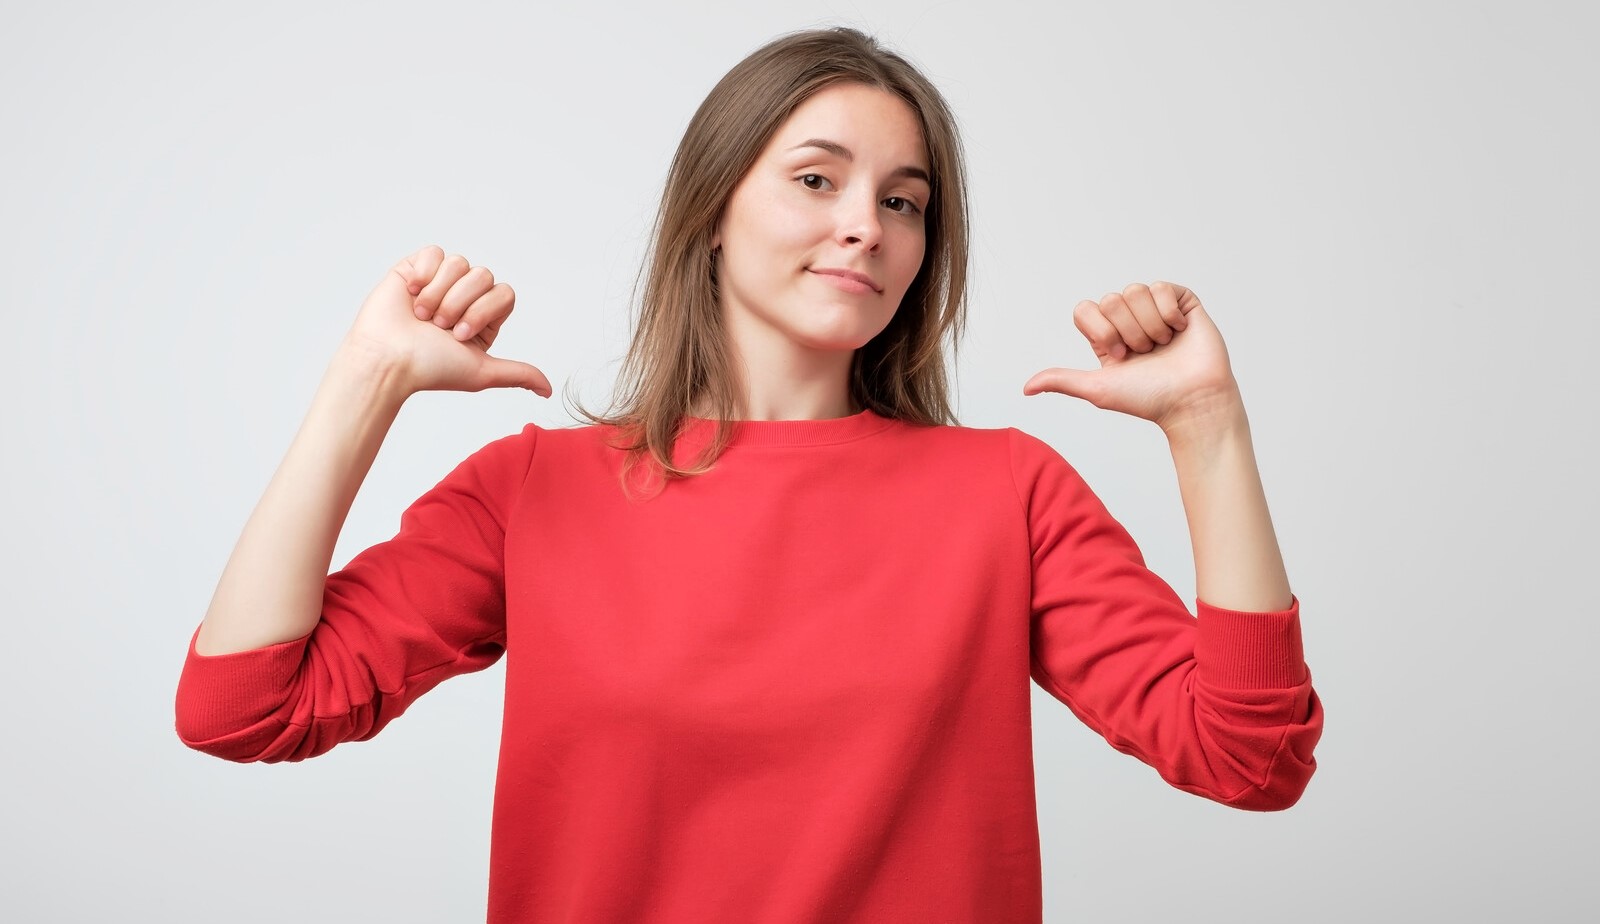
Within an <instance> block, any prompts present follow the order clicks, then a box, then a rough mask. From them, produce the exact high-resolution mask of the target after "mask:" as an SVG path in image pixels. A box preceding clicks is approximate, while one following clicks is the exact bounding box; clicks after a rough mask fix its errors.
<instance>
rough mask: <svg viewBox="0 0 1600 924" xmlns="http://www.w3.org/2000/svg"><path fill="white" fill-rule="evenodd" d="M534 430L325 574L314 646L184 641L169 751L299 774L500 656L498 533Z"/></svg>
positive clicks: (477, 457) (428, 496) (481, 453)
mask: <svg viewBox="0 0 1600 924" xmlns="http://www.w3.org/2000/svg"><path fill="white" fill-rule="evenodd" d="M538 433H539V430H538V428H537V427H536V426H535V425H532V424H529V425H528V426H526V427H524V428H523V430H522V431H521V432H520V433H517V434H513V435H510V436H506V437H503V438H501V439H498V440H495V441H494V442H492V443H489V444H488V445H486V446H484V447H483V448H481V449H479V450H478V451H476V452H475V453H473V454H472V455H471V456H469V457H468V458H467V459H466V460H464V461H463V462H462V463H461V464H460V465H458V466H456V468H455V469H454V470H453V471H451V472H450V473H449V474H448V475H447V476H445V478H444V479H443V480H442V481H440V482H439V483H438V484H437V485H435V486H434V487H433V488H431V489H430V490H429V491H428V492H427V493H425V494H423V495H422V496H421V497H420V498H418V499H417V500H416V501H415V502H413V503H412V504H411V505H410V506H409V507H407V508H406V510H405V511H404V513H403V514H402V515H401V520H400V529H399V532H398V533H397V534H396V535H395V536H394V537H393V538H392V539H389V540H386V541H384V542H381V543H378V544H377V545H374V546H372V547H370V548H368V549H365V550H364V551H362V552H360V553H359V554H357V555H356V556H355V557H354V558H353V559H351V560H350V563H349V564H348V565H347V566H345V567H344V568H343V569H341V570H339V571H336V572H334V573H333V574H330V575H329V576H328V579H327V583H326V584H325V585H324V590H323V603H322V617H321V620H320V621H319V622H318V623H317V625H316V627H315V628H314V629H313V630H312V631H311V633H310V634H309V635H307V636H305V637H303V638H299V639H293V640H290V641H286V642H282V643H280V644H276V645H269V646H267V647H264V648H259V649H255V650H251V651H241V652H233V653H229V654H222V655H212V656H206V655H201V654H199V653H198V652H196V651H195V648H194V636H195V635H198V634H199V628H198V627H196V629H195V633H194V635H191V637H190V641H189V650H188V654H187V657H186V659H185V662H184V666H183V672H182V674H181V676H180V678H179V681H178V689H177V697H176V717H177V718H176V728H177V733H178V737H179V738H180V739H181V740H182V741H183V742H184V743H185V744H186V745H188V746H189V747H191V748H195V749H196V750H200V751H204V752H205V753H208V754H212V755H215V756H217V757H222V758H225V759H228V760H234V761H240V762H247V761H267V762H276V761H283V760H291V761H293V760H303V759H305V758H307V757H315V756H317V755H319V754H323V753H326V752H327V751H328V750H330V749H331V748H333V747H334V746H335V745H337V744H339V743H341V742H344V741H363V740H366V739H368V738H371V737H372V736H374V735H376V734H377V733H378V732H379V731H380V730H382V729H383V727H384V726H385V725H387V724H388V723H389V722H390V721H392V720H393V719H395V718H396V717H397V716H399V715H400V714H401V713H403V712H404V711H405V710H406V708H407V707H408V706H409V705H410V704H411V703H412V702H413V701H415V700H416V699H417V697H419V696H421V695H422V694H424V693H426V692H427V691H428V690H430V689H432V688H433V687H435V686H437V685H438V684H439V683H440V682H442V681H444V680H445V679H447V678H449V677H452V676H455V675H457V674H463V673H468V672H471V671H478V670H482V669H484V668H486V667H488V666H490V665H491V664H493V663H495V662H496V661H497V660H498V659H499V658H500V656H501V654H502V653H503V652H504V650H505V553H504V549H505V532H506V525H507V522H508V519H509V517H510V513H511V510H512V508H513V505H514V504H515V503H516V501H517V499H518V497H519V496H520V494H521V491H522V486H523V482H524V480H525V478H526V477H527V473H528V470H529V468H530V466H531V464H532V457H533V452H534V448H535V445H536V443H537V439H538Z"/></svg>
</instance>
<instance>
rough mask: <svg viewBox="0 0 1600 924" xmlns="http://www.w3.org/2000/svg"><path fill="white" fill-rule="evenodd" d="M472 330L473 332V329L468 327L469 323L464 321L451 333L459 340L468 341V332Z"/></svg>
mask: <svg viewBox="0 0 1600 924" xmlns="http://www.w3.org/2000/svg"><path fill="white" fill-rule="evenodd" d="M470 330H472V328H471V327H468V326H467V322H466V321H462V322H461V323H460V324H457V325H456V327H455V330H453V331H451V333H453V334H455V335H456V339H457V340H465V339H467V332H468V331H470Z"/></svg>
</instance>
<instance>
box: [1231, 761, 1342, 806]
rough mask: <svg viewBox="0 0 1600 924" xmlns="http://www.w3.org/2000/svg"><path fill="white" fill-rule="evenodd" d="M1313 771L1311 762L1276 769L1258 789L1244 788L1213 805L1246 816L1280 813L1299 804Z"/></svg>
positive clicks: (1253, 787) (1314, 768) (1315, 766)
mask: <svg viewBox="0 0 1600 924" xmlns="http://www.w3.org/2000/svg"><path fill="white" fill-rule="evenodd" d="M1316 770H1317V762H1316V761H1315V760H1308V761H1306V762H1305V763H1298V762H1294V763H1290V764H1285V765H1280V766H1276V767H1274V768H1273V770H1272V772H1271V774H1270V775H1269V776H1268V777H1267V779H1266V780H1265V781H1264V782H1262V783H1261V784H1260V785H1253V786H1247V787H1245V788H1244V789H1243V790H1240V791H1239V792H1237V793H1234V794H1233V795H1232V796H1230V797H1228V798H1224V799H1217V800H1216V801H1218V802H1220V803H1222V804H1223V805H1226V806H1229V807H1231V808H1236V809H1243V810H1245V811H1250V812H1281V811H1283V810H1284V809H1287V808H1292V807H1293V806H1294V805H1295V803H1297V802H1299V801H1300V797H1301V796H1302V795H1304V794H1305V791H1306V785H1307V784H1308V783H1310V782H1311V777H1312V775H1313V774H1314V773H1316Z"/></svg>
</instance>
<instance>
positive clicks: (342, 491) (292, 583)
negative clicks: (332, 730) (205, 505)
mask: <svg viewBox="0 0 1600 924" xmlns="http://www.w3.org/2000/svg"><path fill="white" fill-rule="evenodd" d="M404 401H405V395H404V394H402V393H400V391H399V389H398V388H397V383H396V381H395V378H394V376H393V375H391V374H390V373H389V372H388V370H387V367H385V366H384V365H383V364H381V363H379V362H378V361H377V360H376V359H374V358H373V357H371V356H370V355H369V354H364V353H362V352H361V351H360V350H358V349H353V348H352V347H351V345H350V344H349V343H346V344H344V345H341V347H340V349H339V351H338V353H336V354H335V356H334V359H333V361H332V362H330V363H329V365H328V369H327V372H326V373H325V375H324V376H323V379H322V383H321V385H320V386H318V389H317V393H316V396H315V397H314V398H313V399H312V402H311V409H310V410H309V411H308V412H307V414H306V417H305V420H304V422H302V424H301V425H300V429H299V431H298V432H297V433H296V434H295V437H294V440H293V442H292V443H291V444H290V446H289V450H288V452H287V453H286V454H285V456H284V458H283V461H282V462H281V463H280V464H279V466H278V469H277V471H276V472H275V473H274V474H273V476H272V480H271V482H269V483H268V485H267V489H266V491H265V492H264V493H263V495H262V497H261V500H260V502H258V503H257V504H256V507H255V510H254V511H253V512H252V513H251V514H250V518H249V520H248V521H247V522H246V524H245V527H244V531H243V533H242V534H241V535H240V537H239V541H238V543H237V544H236V545H235V546H234V549H233V554H232V555H231V556H229V558H228V563H227V566H226V567H225V568H224V569H223V572H222V577H221V579H220V580H219V581H218V583H217V589H216V591H215V593H214V594H213V595H212V598H211V605H210V607H209V608H208V609H207V611H206V615H205V620H204V622H203V623H202V624H201V627H200V633H199V635H198V636H197V637H196V639H195V650H196V651H197V652H198V653H200V654H202V655H217V654H226V653H230V652H236V651H247V650H251V649H256V648H263V647H266V646H268V645H273V644H277V643H279V642H286V641H289V640H291V639H296V638H301V637H303V636H305V635H307V634H308V633H310V632H311V630H312V629H313V628H315V627H316V624H317V621H318V620H319V619H320V618H321V614H322V592H323V585H324V583H325V582H326V580H327V576H328V567H329V565H330V563H331V562H332V559H333V548H334V544H335V542H337V540H338V538H339V531H340V530H341V529H342V528H343V527H344V521H345V517H346V516H347V515H348V514H349V512H350V505H351V504H352V503H353V502H354V500H355V495H356V491H357V490H358V489H359V488H360V487H361V483H362V481H364V480H365V479H366V476H367V472H368V471H369V470H370V469H371V468H372V462H373V460H374V459H375V458H376V457H377V454H378V449H379V447H380V446H382V444H383V440H384V437H385V436H386V435H388V432H389V427H390V426H391V425H392V424H393V423H394V420H395V417H396V416H397V415H398V414H399V411H400V407H401V405H402V404H403V403H404Z"/></svg>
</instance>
